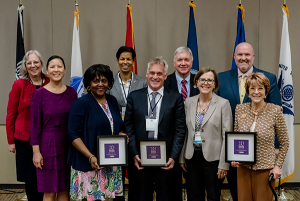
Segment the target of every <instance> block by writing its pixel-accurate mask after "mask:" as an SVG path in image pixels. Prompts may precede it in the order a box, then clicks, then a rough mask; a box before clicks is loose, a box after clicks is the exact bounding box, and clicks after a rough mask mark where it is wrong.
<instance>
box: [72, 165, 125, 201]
mask: <svg viewBox="0 0 300 201" xmlns="http://www.w3.org/2000/svg"><path fill="white" fill-rule="evenodd" d="M70 186H71V187H70V195H71V199H73V200H75V199H87V200H88V201H94V200H105V199H108V198H115V196H122V195H123V182H122V167H121V166H108V167H105V168H103V169H101V170H97V171H96V170H93V171H89V172H82V171H78V170H75V169H73V168H72V167H71V183H70Z"/></svg>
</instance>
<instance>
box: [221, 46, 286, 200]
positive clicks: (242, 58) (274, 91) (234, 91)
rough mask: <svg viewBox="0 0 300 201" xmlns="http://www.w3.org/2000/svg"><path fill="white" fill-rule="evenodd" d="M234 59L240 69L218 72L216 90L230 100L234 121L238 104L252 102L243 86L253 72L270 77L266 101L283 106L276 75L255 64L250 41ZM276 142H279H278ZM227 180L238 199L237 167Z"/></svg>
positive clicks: (233, 194) (232, 192)
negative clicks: (217, 87)
mask: <svg viewBox="0 0 300 201" xmlns="http://www.w3.org/2000/svg"><path fill="white" fill-rule="evenodd" d="M234 59H235V63H236V65H237V67H238V69H232V70H229V71H225V72H221V73H219V74H218V78H219V89H218V90H217V92H216V94H218V95H219V96H221V97H223V98H225V99H227V100H229V102H230V106H231V110H232V116H233V122H234V119H235V107H236V105H237V104H242V103H246V102H251V99H250V98H249V97H248V94H247V93H245V91H244V92H243V88H245V87H243V85H244V83H245V82H246V78H247V76H249V75H250V74H251V73H256V72H261V73H263V74H264V75H265V76H266V77H267V78H268V79H269V81H270V91H269V93H268V95H267V97H266V98H265V101H266V102H268V103H273V104H276V105H280V106H281V98H280V93H279V89H278V86H277V79H276V76H275V75H274V74H272V73H269V72H266V71H263V70H260V69H257V68H255V67H254V66H253V62H254V59H255V54H254V51H253V48H252V46H251V45H250V44H249V43H246V42H244V43H240V44H239V45H237V46H236V49H235V53H234ZM241 90H242V91H241ZM275 144H278V142H277V143H275ZM227 180H228V184H229V188H230V192H231V196H232V198H233V201H237V200H238V199H237V176H236V168H234V167H230V169H229V171H228V173H227Z"/></svg>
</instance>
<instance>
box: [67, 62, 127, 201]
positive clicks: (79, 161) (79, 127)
mask: <svg viewBox="0 0 300 201" xmlns="http://www.w3.org/2000/svg"><path fill="white" fill-rule="evenodd" d="M113 83H114V79H113V74H112V71H111V70H110V68H109V66H106V65H102V64H96V65H93V66H91V67H90V68H88V69H87V70H86V72H85V73H84V77H83V84H84V87H85V88H86V89H87V91H88V94H86V95H84V96H83V97H81V98H79V99H77V100H76V101H75V102H74V104H73V105H72V108H71V111H70V116H69V129H68V138H69V140H70V142H72V146H71V148H70V152H69V157H68V164H70V165H71V189H70V194H71V198H72V199H74V200H75V199H82V200H89V201H93V200H108V199H114V200H120V199H121V200H122V199H123V181H122V169H121V166H108V167H99V165H98V163H97V158H96V156H97V136H98V135H126V134H124V133H122V126H123V121H122V118H121V115H120V113H119V108H118V102H117V100H116V98H115V97H113V96H112V95H109V94H106V91H107V90H108V89H111V87H112V86H113Z"/></svg>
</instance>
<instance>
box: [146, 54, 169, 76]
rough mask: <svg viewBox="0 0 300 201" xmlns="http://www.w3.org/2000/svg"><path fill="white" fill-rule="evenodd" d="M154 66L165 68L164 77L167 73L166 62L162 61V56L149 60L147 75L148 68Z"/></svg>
mask: <svg viewBox="0 0 300 201" xmlns="http://www.w3.org/2000/svg"><path fill="white" fill-rule="evenodd" d="M155 64H158V65H164V66H165V75H166V74H167V72H168V63H167V62H166V60H164V59H163V57H162V56H159V57H154V58H153V59H151V60H150V61H149V62H148V67H147V73H149V69H150V67H151V66H153V65H155Z"/></svg>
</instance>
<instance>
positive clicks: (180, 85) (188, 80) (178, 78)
mask: <svg viewBox="0 0 300 201" xmlns="http://www.w3.org/2000/svg"><path fill="white" fill-rule="evenodd" d="M175 76H176V80H177V86H178V92H179V93H180V94H181V87H182V83H181V81H182V80H186V83H185V87H186V90H187V92H188V93H187V98H188V97H190V85H191V84H190V81H191V74H189V75H188V76H187V77H186V78H185V79H183V78H182V77H180V76H179V75H178V74H177V73H176V71H175Z"/></svg>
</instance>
